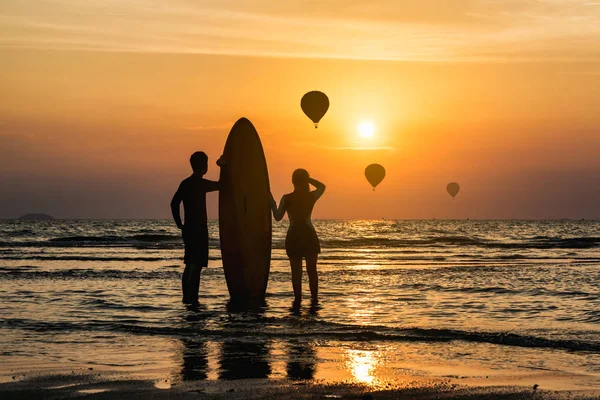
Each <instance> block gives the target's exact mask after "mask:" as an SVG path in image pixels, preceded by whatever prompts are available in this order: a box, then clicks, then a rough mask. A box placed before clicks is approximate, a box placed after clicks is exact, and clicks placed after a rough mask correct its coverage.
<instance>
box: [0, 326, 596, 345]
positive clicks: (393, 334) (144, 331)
mask: <svg viewBox="0 0 600 400" xmlns="http://www.w3.org/2000/svg"><path fill="white" fill-rule="evenodd" d="M132 322H137V321H136V320H135V319H133V320H132ZM269 323H270V324H269ZM273 323H276V325H277V328H270V327H269V325H271V324H273ZM0 326H2V327H3V328H9V329H20V330H30V331H36V332H77V331H93V332H98V331H110V332H117V333H127V334H134V335H163V336H175V337H184V336H189V335H193V336H194V337H198V336H202V337H205V338H209V337H211V338H220V339H231V338H243V339H245V340H253V341H260V340H272V339H295V338H310V339H321V340H335V341H352V342H371V341H377V342H382V341H395V342H433V343H443V342H454V341H462V342H471V343H485V344H493V345H500V346H512V347H526V348H542V349H559V350H568V351H577V352H579V351H581V352H588V353H600V342H596V341H583V340H570V339H549V338H544V337H538V336H530V335H522V334H517V333H512V332H487V331H465V330H457V329H436V328H419V327H409V328H389V327H382V326H361V325H349V324H340V323H333V322H324V321H319V320H312V321H306V322H304V323H298V321H297V320H293V323H292V320H291V319H290V318H289V317H288V318H276V317H270V318H258V320H256V321H241V322H237V323H232V324H230V325H228V326H226V327H224V328H223V329H206V328H201V327H198V326H197V325H194V324H189V325H186V326H148V325H144V324H143V323H141V322H140V323H124V322H115V321H100V320H90V321H85V322H77V323H74V322H66V321H63V322H61V321H57V322H55V321H37V320H30V319H21V318H8V319H4V320H2V325H0Z"/></svg>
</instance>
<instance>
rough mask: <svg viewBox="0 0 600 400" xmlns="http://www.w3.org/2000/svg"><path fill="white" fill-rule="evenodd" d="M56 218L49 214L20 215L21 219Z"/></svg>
mask: <svg viewBox="0 0 600 400" xmlns="http://www.w3.org/2000/svg"><path fill="white" fill-rule="evenodd" d="M52 219H54V217H53V216H51V215H48V214H25V215H21V216H20V217H19V221H49V220H52Z"/></svg>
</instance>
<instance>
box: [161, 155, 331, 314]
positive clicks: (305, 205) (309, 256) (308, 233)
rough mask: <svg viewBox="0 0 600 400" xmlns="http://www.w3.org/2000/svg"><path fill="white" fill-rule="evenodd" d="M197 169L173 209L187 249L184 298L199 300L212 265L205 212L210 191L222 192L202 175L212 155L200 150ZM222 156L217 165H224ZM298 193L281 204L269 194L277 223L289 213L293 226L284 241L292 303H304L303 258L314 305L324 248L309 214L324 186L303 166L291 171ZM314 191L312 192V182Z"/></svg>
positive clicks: (193, 162) (192, 160)
mask: <svg viewBox="0 0 600 400" xmlns="http://www.w3.org/2000/svg"><path fill="white" fill-rule="evenodd" d="M190 164H191V166H192V170H193V173H192V175H191V176H190V177H188V178H186V179H184V180H183V181H182V182H181V184H180V185H179V188H178V189H177V191H176V192H175V195H174V196H173V200H171V212H172V214H173V219H174V220H175V223H176V224H177V227H178V228H179V229H181V230H182V236H183V243H184V246H185V253H184V257H183V261H184V263H185V269H184V271H183V275H182V278H181V289H182V291H183V302H184V303H185V304H198V291H199V289H200V274H201V273H202V269H203V268H205V267H207V266H208V219H207V215H206V193H208V192H213V191H216V190H219V188H220V183H219V182H215V181H210V180H207V179H204V175H205V174H206V172H207V171H208V156H207V155H206V154H205V153H204V152H201V151H198V152H195V153H194V154H192V156H191V157H190ZM223 164H224V163H223V162H222V160H221V159H219V160H218V161H217V165H219V166H220V167H222V168H223ZM292 183H293V185H294V191H293V192H292V193H288V194H286V195H284V196H283V197H282V198H281V202H280V203H279V207H277V203H276V202H275V200H274V199H273V195H271V210H272V211H273V217H274V218H275V220H276V221H281V220H282V219H283V217H284V215H285V213H286V212H287V214H288V217H289V220H290V226H289V228H288V232H287V236H286V239H285V250H286V252H287V255H288V257H289V259H290V265H291V267H292V286H293V288H294V306H298V305H299V304H300V302H301V301H302V259H306V270H307V272H308V279H309V284H310V293H311V298H312V301H313V304H316V303H317V301H318V291H319V280H318V276H317V259H318V255H319V253H320V252H321V246H320V244H319V238H318V237H317V233H316V231H315V228H314V227H313V225H312V222H311V214H312V210H313V207H314V205H315V203H316V202H317V200H318V199H319V198H320V197H321V196H322V195H323V192H325V185H324V184H322V183H321V182H319V181H317V180H315V179H312V178H310V176H309V174H308V172H307V171H306V170H304V169H297V170H296V171H294V173H293V174H292ZM311 184H312V185H313V186H314V187H315V188H316V190H313V191H311V190H310V185H311ZM181 202H183V209H184V217H185V223H183V222H182V220H181V211H180V204H181Z"/></svg>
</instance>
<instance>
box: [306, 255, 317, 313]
mask: <svg viewBox="0 0 600 400" xmlns="http://www.w3.org/2000/svg"><path fill="white" fill-rule="evenodd" d="M318 257H319V255H318V254H315V255H311V256H308V257H306V272H307V273H308V283H309V285H310V297H311V299H312V301H313V303H316V302H317V301H318V300H319V276H318V275H317V259H318Z"/></svg>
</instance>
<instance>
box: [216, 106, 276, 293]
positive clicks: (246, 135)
mask: <svg viewBox="0 0 600 400" xmlns="http://www.w3.org/2000/svg"><path fill="white" fill-rule="evenodd" d="M223 161H224V163H225V164H224V165H223V166H222V167H221V177H220V182H221V188H220V190H219V235H220V239H221V255H222V260H223V269H224V270H225V280H226V281H227V288H228V290H229V295H230V296H231V299H232V300H233V301H242V302H244V301H253V300H258V301H261V300H264V297H265V292H266V290H267V283H268V280H269V269H270V265H271V233H272V231H271V229H272V221H271V207H270V205H269V200H270V186H269V172H268V170H267V160H266V158H265V153H264V151H263V147H262V143H261V141H260V137H259V136H258V132H256V129H255V128H254V126H253V125H252V123H251V122H250V121H249V120H248V119H246V118H240V119H239V120H238V121H237V122H236V123H235V124H234V125H233V128H231V131H230V132H229V136H228V137H227V141H226V142H225V149H224V150H223Z"/></svg>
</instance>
